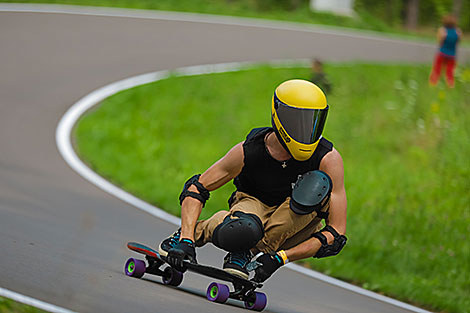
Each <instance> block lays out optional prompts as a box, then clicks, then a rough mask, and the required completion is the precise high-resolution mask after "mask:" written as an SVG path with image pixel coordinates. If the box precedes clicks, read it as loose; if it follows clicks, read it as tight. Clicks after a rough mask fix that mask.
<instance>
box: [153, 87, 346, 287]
mask: <svg viewBox="0 0 470 313" xmlns="http://www.w3.org/2000/svg"><path fill="white" fill-rule="evenodd" d="M328 110H329V106H328V105H327V101H326V97H325V95H324V93H323V92H322V90H321V89H320V88H319V87H317V86H316V85H314V84H313V83H311V82H308V81H305V80H297V79H296V80H288V81H286V82H283V83H282V84H280V85H279V86H278V87H277V88H276V90H275V92H274V96H273V98H272V103H271V124H272V127H263V128H255V129H253V130H251V131H250V132H249V134H248V136H247V137H246V140H245V141H243V142H241V143H239V144H237V145H235V146H234V147H233V148H232V149H231V150H230V151H229V152H228V153H227V154H226V155H225V156H224V157H223V158H222V159H220V160H218V161H217V162H216V163H214V164H213V165H212V166H211V167H210V168H209V169H207V170H206V171H205V172H204V173H203V174H202V175H194V176H193V177H191V178H190V179H189V180H188V181H187V182H186V183H185V184H184V187H183V191H182V193H181V195H180V204H181V228H180V229H178V230H177V231H176V232H175V233H174V234H173V235H171V236H170V237H169V238H167V239H165V240H163V241H162V242H161V244H160V246H159V253H160V255H162V256H164V257H166V259H167V261H168V263H169V264H170V265H171V266H172V267H173V268H175V269H176V270H178V271H181V272H184V271H185V270H186V266H185V264H187V262H184V260H187V261H189V262H193V263H197V261H196V250H195V247H200V246H203V245H205V244H206V243H208V242H211V243H213V244H214V245H215V246H217V247H219V248H221V249H223V250H225V251H227V252H228V254H227V255H226V256H225V258H224V263H223V268H224V270H226V271H228V272H230V273H232V274H234V275H238V276H240V277H243V278H248V274H249V272H248V270H247V264H248V263H250V261H252V258H253V256H255V255H257V254H260V252H261V254H260V255H259V256H258V257H257V258H256V261H257V264H258V265H259V266H258V267H257V268H256V270H255V277H254V281H256V282H263V281H265V280H266V279H267V278H269V277H270V276H271V275H272V274H273V273H274V272H275V271H276V270H277V269H278V268H280V267H281V266H282V265H284V264H286V263H287V262H290V261H295V260H299V259H304V258H308V257H312V256H313V257H315V258H323V257H328V256H333V255H336V254H338V253H339V252H340V251H341V249H342V248H343V247H344V245H345V244H346V237H345V235H344V234H345V232H346V207H347V201H346V192H345V188H344V169H343V161H342V158H341V156H340V154H339V152H338V151H337V150H336V149H334V148H333V144H332V143H331V142H330V141H328V140H326V139H325V138H323V137H322V132H323V127H324V125H325V121H326V116H327V113H328ZM231 180H233V183H234V184H235V186H236V191H235V192H234V193H233V194H232V197H231V198H230V200H229V205H230V210H229V211H219V212H217V213H215V214H214V215H213V216H212V217H211V218H209V219H207V220H202V221H198V218H199V216H200V213H201V211H202V208H203V207H204V205H205V203H206V201H207V200H208V199H209V195H210V192H211V191H214V190H216V189H218V188H220V187H221V186H223V185H224V184H226V183H227V182H229V181H231ZM323 220H324V221H325V225H323V222H322V221H323Z"/></svg>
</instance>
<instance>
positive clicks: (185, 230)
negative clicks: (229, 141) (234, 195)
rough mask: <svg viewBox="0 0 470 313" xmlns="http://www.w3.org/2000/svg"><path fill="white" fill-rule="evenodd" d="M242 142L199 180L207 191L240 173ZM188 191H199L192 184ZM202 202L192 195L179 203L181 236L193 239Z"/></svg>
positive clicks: (241, 166) (214, 188)
mask: <svg viewBox="0 0 470 313" xmlns="http://www.w3.org/2000/svg"><path fill="white" fill-rule="evenodd" d="M243 162H244V155H243V142H241V143H239V144H237V145H235V146H234V147H233V148H232V149H230V151H229V152H228V153H227V154H226V155H225V156H224V157H222V158H221V159H220V160H218V161H217V162H216V163H214V164H213V165H212V166H211V167H210V168H209V169H207V170H206V171H205V172H204V173H203V174H202V175H201V177H199V182H200V183H201V184H202V185H203V186H204V187H205V188H206V189H207V190H209V191H213V190H216V189H217V188H220V187H221V186H223V185H224V184H226V183H227V182H229V181H231V180H232V179H233V178H235V177H236V176H237V175H238V174H240V172H241V170H242V168H243V165H244V163H243ZM189 191H192V192H196V193H199V192H198V190H197V188H196V187H195V186H194V185H192V186H191V187H189ZM201 211H202V203H201V202H200V201H199V200H197V199H194V198H192V197H186V198H185V199H184V200H183V203H182V204H181V238H188V239H191V240H192V241H194V228H195V227H196V222H197V220H198V218H199V215H201Z"/></svg>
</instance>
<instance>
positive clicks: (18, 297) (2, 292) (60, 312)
mask: <svg viewBox="0 0 470 313" xmlns="http://www.w3.org/2000/svg"><path fill="white" fill-rule="evenodd" d="M0 296H2V297H5V298H10V299H12V300H15V301H17V302H21V303H24V304H27V305H30V306H34V307H36V308H38V309H41V310H44V311H48V312H54V313H74V311H70V310H67V309H64V308H61V307H58V306H56V305H53V304H50V303H47V302H44V301H41V300H38V299H34V298H31V297H28V296H25V295H22V294H19V293H17V292H14V291H11V290H8V289H5V288H1V287H0Z"/></svg>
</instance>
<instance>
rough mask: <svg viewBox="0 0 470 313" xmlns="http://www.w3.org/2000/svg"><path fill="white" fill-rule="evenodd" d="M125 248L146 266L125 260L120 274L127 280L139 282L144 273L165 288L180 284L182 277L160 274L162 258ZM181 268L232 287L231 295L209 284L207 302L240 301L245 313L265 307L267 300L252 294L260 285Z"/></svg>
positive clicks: (198, 267)
mask: <svg viewBox="0 0 470 313" xmlns="http://www.w3.org/2000/svg"><path fill="white" fill-rule="evenodd" d="M127 247H128V248H129V249H130V250H132V251H134V252H137V253H140V254H143V255H145V259H146V261H147V263H148V265H147V264H146V263H145V261H143V260H139V259H135V258H130V259H128V260H127V262H126V265H125V267H124V272H125V273H126V275H127V276H131V277H135V278H141V277H142V276H143V275H144V274H145V273H147V274H152V275H157V276H160V277H162V281H163V283H164V284H165V285H170V286H175V287H176V286H179V285H180V284H181V282H182V281H183V273H181V272H179V271H177V270H175V269H174V268H172V267H170V266H167V267H166V268H165V269H164V270H162V269H161V267H162V266H163V265H164V264H168V262H167V259H166V257H165V256H162V255H160V253H158V251H156V250H154V249H152V248H150V247H148V246H146V245H143V244H140V243H137V242H129V243H128V244H127ZM185 267H186V268H187V270H188V271H191V272H194V273H197V274H200V275H204V276H207V277H211V278H214V279H218V280H222V281H226V282H230V283H231V284H232V285H233V289H234V291H230V289H229V287H228V286H227V285H224V284H220V283H216V282H213V283H211V284H210V285H209V286H208V288H207V293H206V297H207V299H208V300H209V301H212V302H218V303H224V302H226V301H227V299H229V298H232V299H236V300H240V301H244V303H245V307H246V308H247V309H251V310H255V311H262V310H263V309H264V308H265V307H266V304H267V298H266V295H265V294H264V293H261V292H257V291H255V289H256V288H261V287H262V286H263V285H262V284H261V283H257V282H254V281H251V280H248V279H244V278H242V277H238V276H236V275H233V274H231V273H228V272H226V271H224V270H223V269H220V268H217V267H213V266H209V265H203V264H196V263H191V262H189V261H185Z"/></svg>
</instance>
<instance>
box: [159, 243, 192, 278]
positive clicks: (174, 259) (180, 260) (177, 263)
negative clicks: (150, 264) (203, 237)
mask: <svg viewBox="0 0 470 313" xmlns="http://www.w3.org/2000/svg"><path fill="white" fill-rule="evenodd" d="M166 258H167V261H168V264H170V265H171V267H173V268H174V269H175V270H177V271H179V272H181V273H184V272H186V266H185V264H184V260H187V261H189V262H191V263H197V261H196V249H195V247H194V242H193V241H192V240H191V239H186V238H184V239H181V240H180V242H179V243H177V244H176V245H175V246H174V247H173V248H171V249H170V250H169V251H168V255H167V257H166Z"/></svg>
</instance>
